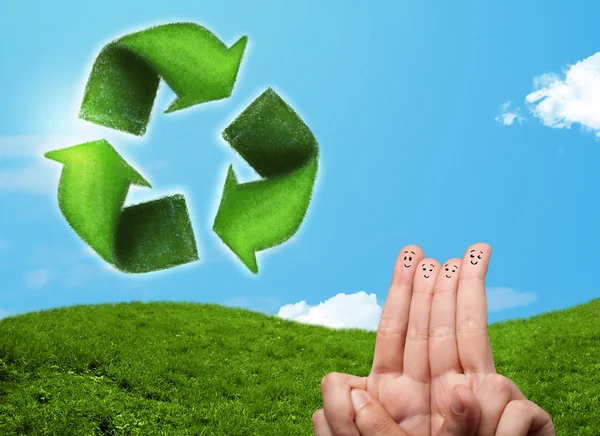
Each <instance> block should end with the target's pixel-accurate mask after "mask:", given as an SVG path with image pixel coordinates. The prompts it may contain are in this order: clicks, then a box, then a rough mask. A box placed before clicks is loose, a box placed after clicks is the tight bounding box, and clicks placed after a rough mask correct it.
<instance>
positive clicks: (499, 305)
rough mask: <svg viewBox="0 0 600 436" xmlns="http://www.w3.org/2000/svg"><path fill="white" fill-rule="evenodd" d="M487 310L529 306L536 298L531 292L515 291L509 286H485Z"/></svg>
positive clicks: (496, 310) (498, 310)
mask: <svg viewBox="0 0 600 436" xmlns="http://www.w3.org/2000/svg"><path fill="white" fill-rule="evenodd" d="M486 293H487V302H488V312H500V311H502V310H506V309H512V308H513V307H519V306H529V305H530V304H532V303H534V302H535V301H537V300H538V295H537V294H535V293H533V292H517V291H515V290H514V289H511V288H505V287H497V288H487V289H486Z"/></svg>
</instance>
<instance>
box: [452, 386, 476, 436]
mask: <svg viewBox="0 0 600 436" xmlns="http://www.w3.org/2000/svg"><path fill="white" fill-rule="evenodd" d="M454 395H456V396H457V397H458V398H460V402H461V403H462V404H463V413H462V414H461V415H458V419H461V420H464V425H465V427H466V428H467V429H468V433H467V434H469V435H472V434H474V433H475V430H476V429H477V428H478V427H479V420H480V417H481V406H480V404H479V402H478V401H477V397H476V396H475V394H474V393H473V391H472V390H471V389H470V388H469V387H467V386H465V385H462V384H459V385H456V386H454ZM453 411H454V412H455V413H456V411H455V410H454V408H453Z"/></svg>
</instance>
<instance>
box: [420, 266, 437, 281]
mask: <svg viewBox="0 0 600 436" xmlns="http://www.w3.org/2000/svg"><path fill="white" fill-rule="evenodd" d="M429 265H430V266H431V268H430V269H429V272H431V271H433V269H434V268H435V265H434V264H432V263H430V264H429ZM421 267H422V268H423V271H425V274H423V277H425V278H426V279H428V278H429V277H430V276H428V275H426V274H427V264H425V263H424V264H423V265H421Z"/></svg>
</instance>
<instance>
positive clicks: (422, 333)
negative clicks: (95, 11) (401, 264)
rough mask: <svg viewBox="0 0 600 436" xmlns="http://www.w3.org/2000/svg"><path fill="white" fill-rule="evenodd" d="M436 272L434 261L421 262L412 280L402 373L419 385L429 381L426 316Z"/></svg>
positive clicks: (437, 263)
mask: <svg viewBox="0 0 600 436" xmlns="http://www.w3.org/2000/svg"><path fill="white" fill-rule="evenodd" d="M439 271H440V264H439V262H438V261H436V260H435V259H423V260H422V261H421V262H419V264H418V266H417V269H416V271H415V276H414V280H413V293H412V299H411V301H410V315H409V317H408V330H407V334H406V343H405V347H404V371H403V372H402V373H403V374H405V375H407V376H409V377H410V378H412V379H413V380H416V381H420V382H423V383H429V381H430V380H429V315H430V312H431V300H432V299H433V286H434V284H435V279H436V277H437V275H438V272H439Z"/></svg>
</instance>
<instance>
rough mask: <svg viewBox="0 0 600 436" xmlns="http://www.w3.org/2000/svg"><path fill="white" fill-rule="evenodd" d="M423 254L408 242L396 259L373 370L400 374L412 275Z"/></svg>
mask: <svg viewBox="0 0 600 436" xmlns="http://www.w3.org/2000/svg"><path fill="white" fill-rule="evenodd" d="M423 257H424V254H423V250H421V249H420V248H419V247H417V246H416V245H407V246H406V247H404V248H403V249H402V250H401V251H400V254H399V255H398V258H397V259H396V264H395V265H394V273H393V276H392V284H391V286H390V290H389V292H388V296H387V299H386V301H385V306H384V307H383V312H382V314H381V319H380V321H379V327H378V328H377V338H376V340H375V354H374V356H373V366H372V368H371V372H372V373H375V374H385V373H388V374H397V375H400V374H401V373H402V369H403V368H402V362H403V358H404V343H405V341H406V330H407V328H408V315H409V310H410V300H411V298H412V285H413V277H414V274H415V270H416V268H417V265H419V262H421V260H422V259H423Z"/></svg>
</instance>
